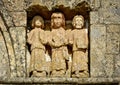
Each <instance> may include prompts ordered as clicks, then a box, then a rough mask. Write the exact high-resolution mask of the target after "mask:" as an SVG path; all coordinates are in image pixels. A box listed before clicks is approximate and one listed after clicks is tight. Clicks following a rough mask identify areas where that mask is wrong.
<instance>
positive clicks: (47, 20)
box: [26, 1, 90, 78]
mask: <svg viewBox="0 0 120 85" xmlns="http://www.w3.org/2000/svg"><path fill="white" fill-rule="evenodd" d="M26 11H27V35H29V33H30V32H31V31H32V30H33V29H32V26H31V24H32V19H33V18H34V17H35V16H41V17H42V18H43V20H44V26H45V27H44V29H43V30H44V32H45V35H42V36H47V37H46V38H44V40H47V41H48V42H47V43H46V44H45V45H44V46H45V55H47V56H49V58H50V59H49V58H48V59H47V60H49V61H43V62H46V63H43V65H42V66H40V67H39V68H41V69H42V68H46V69H45V70H46V71H45V73H43V71H41V70H40V69H39V68H36V67H34V66H35V65H34V66H33V67H31V64H32V65H33V62H34V64H36V63H37V62H40V61H39V58H38V61H37V60H36V59H34V60H33V59H31V58H32V51H33V50H34V49H33V50H31V46H32V44H29V43H27V48H28V49H27V53H28V55H27V69H28V70H27V75H28V77H38V78H39V77H46V78H59V77H60V78H61V77H62V78H72V63H73V45H70V44H66V45H65V47H66V48H67V51H65V52H66V53H65V54H68V55H67V56H70V57H68V59H64V61H65V64H64V62H63V61H62V62H61V60H59V59H58V61H57V60H52V59H54V57H55V55H58V56H57V57H58V58H60V57H61V56H62V55H61V54H59V52H58V53H55V54H54V50H55V49H58V48H61V47H54V46H50V44H49V40H50V36H51V35H52V32H53V30H54V28H53V29H52V27H51V16H52V14H53V13H56V14H57V13H58V14H59V13H62V14H63V16H64V18H65V26H64V29H65V30H64V31H65V34H66V36H63V37H66V38H67V42H69V39H68V38H69V36H70V34H71V33H72V31H73V26H72V20H73V18H74V16H76V15H82V16H83V17H84V22H83V23H84V27H83V28H84V29H85V34H86V36H87V39H88V43H87V44H88V47H87V49H86V50H84V51H85V55H81V54H78V57H79V56H80V55H81V56H83V60H82V59H80V58H77V59H79V60H80V61H79V62H81V63H79V64H82V62H83V65H81V66H80V65H78V68H79V66H80V68H83V69H81V70H79V69H78V73H76V76H75V75H74V74H75V71H74V72H73V78H74V77H76V78H89V77H90V67H89V66H90V62H89V61H90V59H89V58H90V57H89V20H90V19H89V12H90V6H89V5H88V3H87V2H85V1H83V2H81V3H79V4H77V5H76V6H75V7H74V8H70V7H65V6H64V5H56V6H54V7H52V9H51V10H49V9H48V8H47V7H46V6H42V5H40V4H32V5H31V6H29V7H28V8H27V10H26ZM58 31H59V30H58ZM78 31H79V30H78ZM78 33H80V32H78ZM58 34H59V33H58ZM74 34H75V33H74ZM56 35H57V33H56V34H55V35H54V36H56ZM61 35H64V34H61ZM77 36H80V34H79V35H77ZM28 37H29V36H27V38H28ZM58 39H59V36H58ZM58 41H59V40H58ZM59 42H60V41H59ZM73 42H74V41H73ZM33 43H34V42H33ZM62 49H64V48H62ZM38 55H39V54H38ZM40 56H42V54H40ZM59 56H60V57H59ZM84 56H86V57H85V58H86V59H84ZM34 57H35V56H34ZM81 58H82V57H81ZM60 59H61V58H60ZM54 61H56V62H58V63H59V61H60V62H61V63H59V64H62V65H65V69H62V67H61V68H54V66H55V65H53V64H56V63H53V62H54ZM74 62H75V61H74ZM76 62H78V61H76ZM84 62H85V64H84ZM41 63H42V61H41ZM44 64H47V66H46V65H44ZM36 65H38V64H36ZM39 65H40V64H39ZM52 65H53V66H52ZM56 66H58V67H59V66H61V65H56ZM63 67H64V66H63ZM32 68H34V70H32V71H29V69H32ZM35 68H36V69H35ZM37 69H39V70H37ZM52 69H55V70H56V71H57V72H58V73H57V72H56V73H53V70H52ZM62 70H65V72H64V74H62V73H60V71H62ZM84 70H85V72H84Z"/></svg>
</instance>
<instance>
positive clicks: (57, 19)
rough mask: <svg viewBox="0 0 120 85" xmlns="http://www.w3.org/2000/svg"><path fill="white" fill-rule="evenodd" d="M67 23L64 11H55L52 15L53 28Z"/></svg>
mask: <svg viewBox="0 0 120 85" xmlns="http://www.w3.org/2000/svg"><path fill="white" fill-rule="evenodd" d="M64 25H65V19H64V16H63V14H62V13H53V14H52V16H51V26H52V28H60V27H63V26H64Z"/></svg>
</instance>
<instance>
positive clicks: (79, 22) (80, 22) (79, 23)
mask: <svg viewBox="0 0 120 85" xmlns="http://www.w3.org/2000/svg"><path fill="white" fill-rule="evenodd" d="M72 24H73V27H74V28H77V29H81V28H82V27H83V26H84V18H83V17H82V16H81V15H77V16H75V17H74V18H73V22H72Z"/></svg>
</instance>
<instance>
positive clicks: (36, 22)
mask: <svg viewBox="0 0 120 85" xmlns="http://www.w3.org/2000/svg"><path fill="white" fill-rule="evenodd" d="M34 27H38V28H39V27H40V28H44V20H43V18H42V17H41V16H35V17H33V19H32V28H34Z"/></svg>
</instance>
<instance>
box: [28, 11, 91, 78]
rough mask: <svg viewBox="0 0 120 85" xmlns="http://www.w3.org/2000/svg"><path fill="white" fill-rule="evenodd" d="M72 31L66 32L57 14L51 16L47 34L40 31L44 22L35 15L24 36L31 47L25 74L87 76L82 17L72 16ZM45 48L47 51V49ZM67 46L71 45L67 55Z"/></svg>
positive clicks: (86, 41) (62, 19) (37, 75)
mask: <svg viewBox="0 0 120 85" xmlns="http://www.w3.org/2000/svg"><path fill="white" fill-rule="evenodd" d="M72 25H73V28H74V29H73V30H69V32H68V31H66V29H65V17H64V15H63V13H61V12H55V13H52V15H51V31H46V30H44V29H43V28H44V20H43V19H42V17H41V16H35V17H34V18H33V20H32V28H33V29H32V30H31V31H30V32H29V33H28V39H27V41H28V43H29V44H30V45H31V61H30V69H29V74H30V76H33V77H77V78H80V77H88V76H89V73H88V56H87V49H88V37H87V32H86V29H85V28H84V17H83V16H81V15H76V16H74V18H73V20H72ZM46 46H49V47H50V48H47V47H46ZM68 46H71V48H72V49H71V53H69V48H68Z"/></svg>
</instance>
